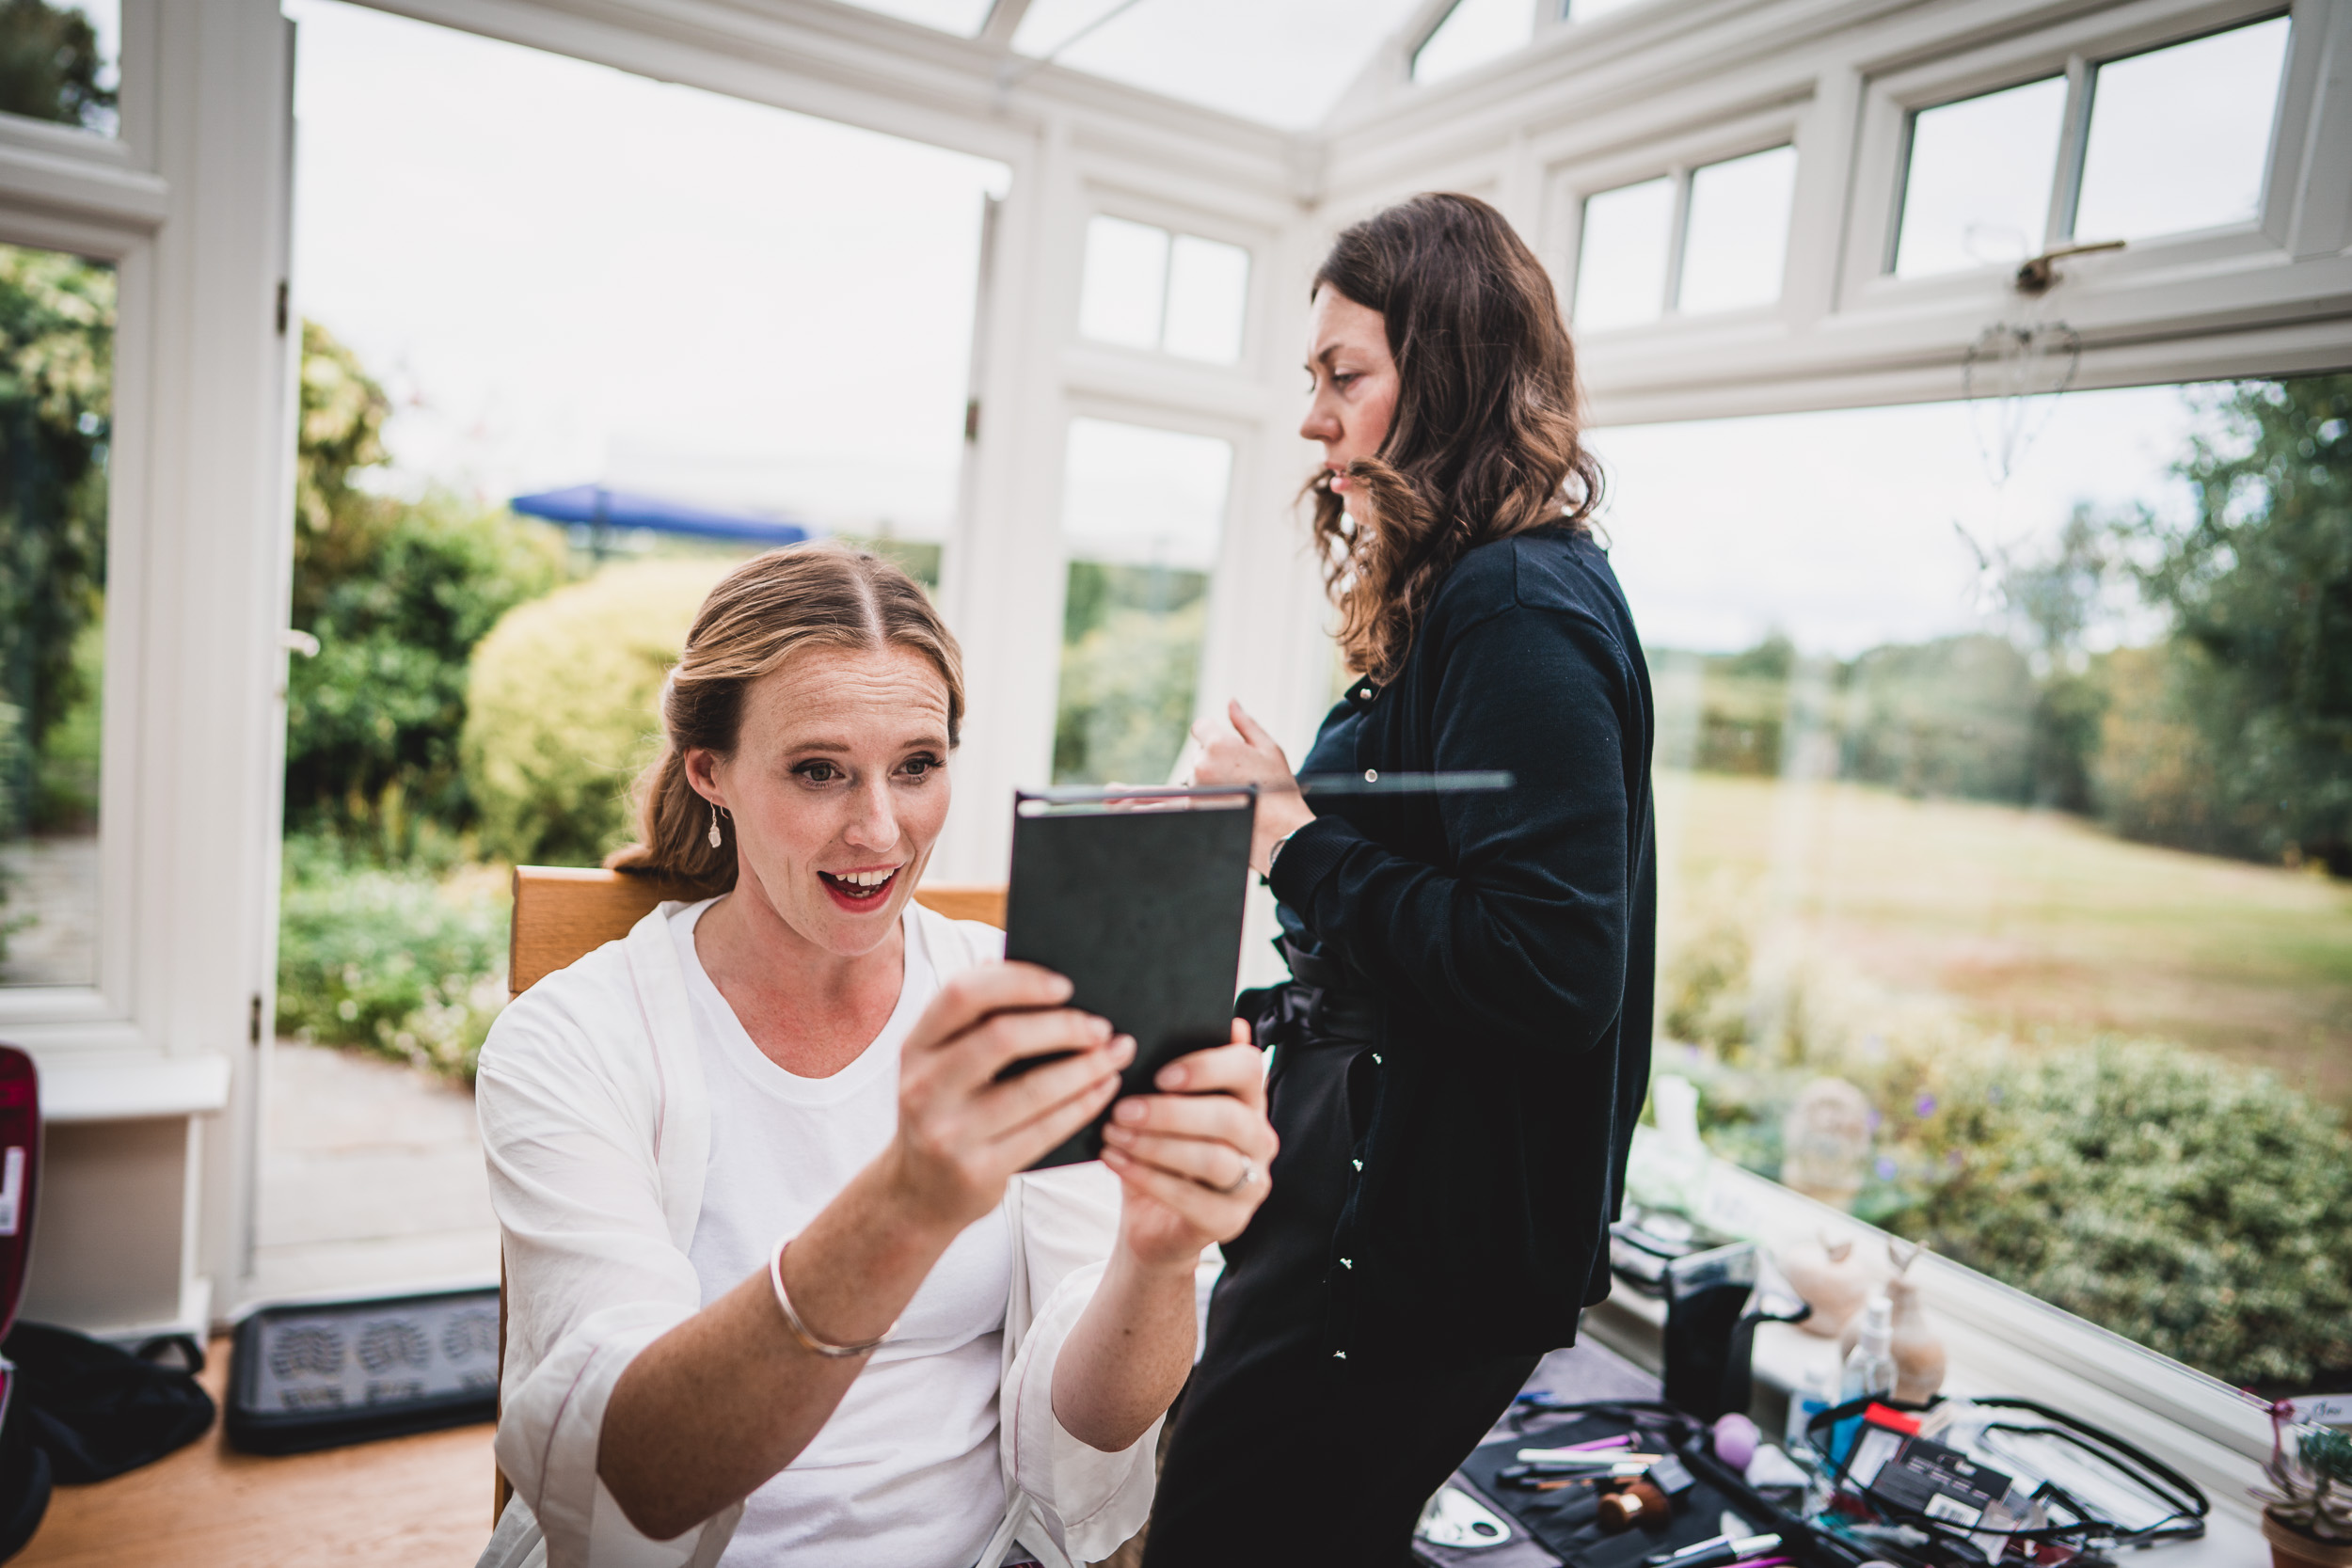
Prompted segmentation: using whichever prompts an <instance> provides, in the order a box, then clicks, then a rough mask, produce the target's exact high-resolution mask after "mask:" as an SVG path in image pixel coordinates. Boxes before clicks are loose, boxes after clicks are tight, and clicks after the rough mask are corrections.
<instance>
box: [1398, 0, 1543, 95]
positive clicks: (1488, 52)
mask: <svg viewBox="0 0 2352 1568" xmlns="http://www.w3.org/2000/svg"><path fill="white" fill-rule="evenodd" d="M1534 26H1535V11H1534V7H1532V6H1530V5H1528V3H1527V0H1461V3H1460V4H1459V5H1457V6H1455V7H1454V9H1452V10H1451V11H1449V12H1447V13H1446V19H1445V20H1444V21H1443V22H1440V23H1438V30H1437V31H1436V32H1434V33H1432V34H1430V35H1429V38H1428V40H1427V41H1426V42H1424V43H1422V46H1421V48H1420V49H1419V50H1418V51H1416V52H1415V53H1414V55H1413V80H1414V81H1416V82H1442V81H1444V80H1445V79H1446V78H1447V77H1449V76H1458V75H1460V74H1461V73H1462V72H1463V71H1469V70H1470V69H1472V68H1473V67H1476V66H1482V65H1485V64H1486V62H1487V61H1488V60H1492V59H1499V58H1500V57H1502V55H1508V54H1509V53H1510V52H1511V51H1512V50H1514V49H1517V48H1519V47H1520V46H1521V45H1523V44H1525V43H1526V42H1527V40H1529V39H1530V38H1531V37H1533V36H1534Z"/></svg>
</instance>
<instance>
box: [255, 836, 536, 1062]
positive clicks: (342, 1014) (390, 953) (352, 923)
mask: <svg viewBox="0 0 2352 1568" xmlns="http://www.w3.org/2000/svg"><path fill="white" fill-rule="evenodd" d="M286 867H287V876H286V886H285V892H284V895H283V902H282V905H281V908H280V912H279V916H278V1029H279V1030H280V1031H281V1032H283V1033H288V1034H291V1035H293V1036H294V1037H296V1038H299V1039H306V1040H315V1041H318V1042H319V1043H321V1044H326V1045H342V1046H356V1047H359V1048H361V1049H364V1050H368V1051H373V1052H375V1053H379V1054H382V1055H386V1056H389V1057H391V1058H392V1059H394V1060H395V1061H405V1062H410V1063H413V1064H415V1065H417V1066H419V1067H422V1068H424V1069H428V1070H430V1071H433V1072H436V1073H438V1074H440V1075H442V1076H444V1077H449V1078H453V1079H458V1080H461V1081H464V1082H467V1083H470V1082H472V1079H473V1072H474V1062H475V1059H476V1058H477V1057H478V1056H479V1055H480V1054H481V1052H482V1040H483V1037H484V1036H485V1035H486V1034H487V1033H488V1032H489V1028H490V1021H491V1020H492V1019H493V1018H495V1017H496V1016H497V1015H498V1010H499V1008H500V1007H501V1006H503V1005H504V1003H505V1001H506V936H507V916H508V907H507V900H506V899H505V897H504V896H503V895H501V893H500V892H499V891H498V882H497V879H496V877H495V875H494V874H491V875H482V874H477V875H475V876H472V877H470V878H460V879H457V880H456V881H454V882H453V883H450V884H446V885H444V884H438V883H436V882H435V880H434V879H432V878H430V877H427V876H424V875H421V874H420V873H417V872H413V871H386V870H382V869H378V868H375V867H373V866H368V865H365V864H361V863H356V862H355V861H354V860H353V859H352V858H351V857H350V855H349V854H348V852H347V851H345V850H344V849H343V848H342V847H340V846H338V845H337V844H336V843H334V841H332V840H322V839H314V838H291V839H289V840H288V841H287V843H286Z"/></svg>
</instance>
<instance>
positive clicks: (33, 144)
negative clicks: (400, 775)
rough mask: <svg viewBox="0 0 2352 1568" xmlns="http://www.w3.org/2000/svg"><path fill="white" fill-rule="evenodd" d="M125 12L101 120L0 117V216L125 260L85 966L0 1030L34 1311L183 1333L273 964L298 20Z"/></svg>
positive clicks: (33, 234) (233, 1208)
mask: <svg viewBox="0 0 2352 1568" xmlns="http://www.w3.org/2000/svg"><path fill="white" fill-rule="evenodd" d="M120 36H121V51H122V57H121V60H120V73H119V74H120V81H121V84H122V87H121V108H120V116H119V135H115V136H105V135H96V134H93V133H89V132H85V131H81V130H79V129H76V128H72V127H62V126H52V125H45V124H41V123H40V122H37V121H31V120H25V119H15V118H0V238H5V239H6V240H7V241H8V242H9V243H12V244H18V245H35V246H41V247H45V248H52V249H59V250H67V251H72V252H76V253H79V254H82V255H86V256H88V257H90V258H92V259H94V260H99V261H106V262H108V263H110V264H112V265H113V266H114V268H115V271H116V277H117V310H116V325H115V338H114V377H113V407H112V410H111V431H110V438H109V468H108V475H107V517H106V528H107V567H106V588H105V593H106V629H105V636H104V670H103V677H102V680H103V693H102V702H103V717H102V736H101V752H100V761H99V767H100V785H99V794H100V802H99V889H98V895H99V916H98V922H99V953H98V965H97V974H96V977H95V980H94V983H92V984H89V985H87V986H48V987H9V988H6V989H4V990H0V1037H5V1038H7V1039H8V1040H9V1041H10V1042H11V1043H14V1044H18V1045H21V1046H24V1048H25V1049H27V1050H28V1051H29V1052H30V1053H32V1055H33V1057H34V1059H35V1061H36V1063H37V1065H38V1067H39V1069H40V1076H41V1104H42V1114H43V1118H44V1120H45V1121H47V1122H48V1123H49V1124H50V1125H51V1127H52V1129H53V1132H52V1135H51V1138H50V1142H49V1147H48V1157H47V1164H48V1169H47V1171H46V1173H45V1179H44V1190H43V1209H44V1212H45V1213H46V1216H47V1217H46V1219H45V1220H37V1222H36V1228H35V1241H34V1247H35V1252H34V1261H33V1268H32V1273H31V1275H30V1278H29V1281H28V1287H27V1299H26V1307H27V1310H28V1311H29V1312H30V1313H31V1314H32V1315H34V1316H40V1317H50V1318H55V1319H60V1320H63V1321H68V1322H73V1323H78V1324H80V1325H82V1326H85V1327H90V1328H94V1329H99V1330H102V1331H112V1332H119V1333H138V1332H143V1331H151V1330H155V1329H162V1328H179V1329H193V1330H198V1331H201V1330H202V1329H203V1328H204V1327H205V1326H206V1325H207V1323H208V1321H209V1319H210V1317H211V1308H212V1305H213V1303H214V1302H215V1299H225V1295H226V1292H225V1291H224V1292H222V1293H221V1294H220V1295H219V1296H218V1297H217V1298H216V1293H215V1284H222V1285H226V1284H227V1283H228V1282H229V1281H230V1280H232V1279H233V1278H234V1276H235V1275H237V1273H238V1272H239V1271H240V1270H241V1267H242V1261H243V1257H244V1252H245V1247H246V1226H245V1209H246V1204H245V1198H246V1194H247V1192H248V1191H249V1184H248V1177H249V1170H248V1168H247V1165H246V1151H247V1149H248V1148H249V1142H250V1140H249V1131H250V1128H251V1126H252V1123H253V1110H254V1107H255V1105H256V1103H257V1096H258V1078H259V1073H260V1070H261V1060H262V1053H261V1050H260V1042H261V1040H262V1038H264V1037H266V1035H267V1033H268V1030H269V1014H270V1011H271V1004H272V1002H273V1000H274V996H275V989H276V988H275V982H274V969H275V964H274V951H273V949H274V940H273V938H274V927H275V923H276V879H277V866H278V858H277V857H278V800H279V794H278V783H279V781H278V774H279V771H280V765H279V756H280V752H279V746H280V739H281V736H282V732H283V720H282V711H281V701H282V675H283V664H284V655H283V651H282V642H281V636H280V634H281V631H282V628H283V626H284V625H285V608H286V590H287V581H288V566H289V548H288V546H289V541H290V539H291V530H292V469H291V457H292V434H293V420H292V409H291V402H292V395H293V387H294V379H293V376H292V374H291V367H292V359H293V346H292V345H293V338H294V334H293V333H292V332H291V330H286V331H281V330H280V329H279V327H278V321H277V315H278V309H279V308H280V307H281V305H285V304H286V303H287V302H286V299H285V296H284V294H283V293H281V285H282V284H283V283H284V281H285V279H286V276H287V274H286V253H285V237H286V232H287V230H286V222H285V219H286V198H287V191H288V180H287V174H288V159H289V156H290V150H291V149H290V143H289V141H288V138H287V135H286V131H287V125H288V104H289V100H288V97H287V87H288V82H289V78H288V77H287V75H286V65H287V61H288V58H289V55H288V52H287V42H288V28H287V25H286V24H285V23H284V21H283V20H282V19H281V18H280V17H279V16H278V12H277V8H276V7H275V5H274V4H270V3H268V0H172V3H171V4H169V5H166V4H164V3H162V0H124V3H123V7H122V25H121V35H120ZM199 128H200V130H199ZM293 319H294V318H293V317H292V316H291V314H290V315H289V322H290V323H291V321H292V320H293ZM215 1113H226V1115H225V1117H223V1119H224V1120H225V1122H226V1124H227V1125H226V1127H225V1129H223V1131H224V1132H226V1136H215V1137H206V1136H204V1135H203V1134H204V1131H205V1128H204V1123H205V1121H206V1120H207V1119H209V1118H210V1117H212V1116H213V1115H214V1114H215ZM100 1188H103V1189H104V1190H105V1193H106V1196H105V1197H104V1198H103V1201H101V1203H100V1207H99V1208H97V1209H95V1210H93V1209H91V1208H90V1207H89V1205H90V1203H91V1201H92V1194H93V1192H94V1191H95V1190H97V1189H100ZM93 1222H95V1223H93Z"/></svg>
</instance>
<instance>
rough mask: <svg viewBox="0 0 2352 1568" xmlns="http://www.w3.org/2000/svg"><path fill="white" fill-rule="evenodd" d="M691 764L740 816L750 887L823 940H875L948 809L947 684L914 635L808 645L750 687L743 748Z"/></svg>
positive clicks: (832, 948) (893, 919) (842, 947)
mask: <svg viewBox="0 0 2352 1568" xmlns="http://www.w3.org/2000/svg"><path fill="white" fill-rule="evenodd" d="M698 763H699V764H700V766H697V764H698ZM687 771H688V774H689V776H690V777H692V778H693V779H694V781H695V784H696V786H697V787H698V788H701V789H702V791H703V793H704V795H705V796H707V797H708V798H709V799H711V800H715V801H717V803H718V804H720V805H722V806H724V807H725V808H726V809H727V811H728V813H729V814H730V815H731V816H733V817H734V821H733V823H732V824H730V826H731V827H732V829H733V836H734V837H735V839H736V843H737V852H738V854H739V856H740V857H741V863H742V877H741V879H740V880H739V882H738V884H737V891H738V894H739V895H743V894H749V895H754V896H757V897H761V898H764V899H765V900H766V902H767V903H768V904H769V905H770V906H771V908H772V909H773V910H774V911H775V912H776V913H777V915H779V916H780V917H781V918H782V919H783V921H784V923H785V924H786V925H787V926H788V927H791V929H792V930H793V931H794V932H795V933H796V934H798V935H799V936H801V937H802V938H803V939H804V940H806V941H807V942H811V943H813V944H814V945H816V946H818V947H819V948H821V949H823V950H824V951H826V952H829V953H834V954H837V955H839V956H841V957H844V958H855V957H858V956H861V955H863V954H866V953H869V952H872V951H873V950H874V949H875V948H876V947H878V946H880V945H881V944H882V942H886V941H887V940H888V939H889V937H890V934H891V932H892V931H893V930H895V929H896V928H897V926H898V916H899V914H900V912H901V911H904V910H905V908H906V902H907V900H908V899H909V898H910V897H912V896H914V885H915V883H917V882H918V881H920V880H921V879H922V876H923V866H924V863H926V862H927V861H929V860H930V853H931V847H932V846H933V845H934V844H935V843H936V842H937V841H938V838H939V831H940V828H941V826H942V825H943V824H944V823H945V822H946V819H947V799H948V786H947V683H946V680H944V679H943V678H942V677H941V675H940V673H939V671H938V669H937V668H936V667H934V666H933V665H932V663H931V661H930V659H928V658H926V657H923V656H922V655H921V654H919V653H916V652H914V650H913V649H909V648H901V647H896V646H893V647H886V648H882V649H878V650H871V651H853V650H848V649H839V648H812V649H809V650H807V651H806V652H804V653H802V654H799V655H797V656H795V657H793V658H791V659H789V660H787V662H786V663H785V665H784V667H783V668H782V669H779V670H777V671H775V672H774V673H771V674H769V675H766V676H764V677H762V678H761V679H760V680H759V681H758V682H757V683H756V684H755V685H754V686H753V687H752V689H751V690H750V691H749V692H747V693H746V694H745V697H744V702H743V722H742V729H741V732H740V734H739V736H737V739H736V747H735V752H734V754H733V755H731V756H726V757H720V756H718V755H716V754H715V753H712V752H701V751H696V752H689V753H688V756H687Z"/></svg>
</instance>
